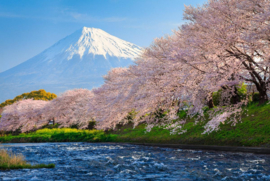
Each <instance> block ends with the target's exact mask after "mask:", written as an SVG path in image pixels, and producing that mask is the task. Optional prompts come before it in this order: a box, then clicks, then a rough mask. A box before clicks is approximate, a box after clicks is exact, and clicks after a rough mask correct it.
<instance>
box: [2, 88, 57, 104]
mask: <svg viewBox="0 0 270 181" xmlns="http://www.w3.org/2000/svg"><path fill="white" fill-rule="evenodd" d="M56 97H57V95H56V94H54V93H50V92H46V91H45V90H44V89H40V90H38V91H31V92H28V93H23V94H21V95H19V96H16V97H15V98H14V99H8V100H6V101H5V102H3V103H1V104H0V108H3V107H5V106H7V105H11V104H13V103H15V102H17V101H20V100H24V99H33V100H44V101H50V100H53V99H54V98H56Z"/></svg>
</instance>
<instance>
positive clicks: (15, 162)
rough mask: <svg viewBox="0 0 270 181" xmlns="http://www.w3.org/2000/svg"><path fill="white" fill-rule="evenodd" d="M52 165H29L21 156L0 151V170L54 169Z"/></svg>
mask: <svg viewBox="0 0 270 181" xmlns="http://www.w3.org/2000/svg"><path fill="white" fill-rule="evenodd" d="M54 167H55V165H54V164H48V165H46V164H37V165H31V164H29V163H27V162H26V161H25V158H24V157H23V155H15V154H13V153H12V152H9V153H8V152H7V150H3V149H2V150H0V170H9V169H24V168H28V169H37V168H54Z"/></svg>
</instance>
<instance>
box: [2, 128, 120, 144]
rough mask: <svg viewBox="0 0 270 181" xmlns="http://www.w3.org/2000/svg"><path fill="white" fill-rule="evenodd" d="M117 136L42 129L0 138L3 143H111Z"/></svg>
mask: <svg viewBox="0 0 270 181" xmlns="http://www.w3.org/2000/svg"><path fill="white" fill-rule="evenodd" d="M114 139H115V135H111V134H105V133H104V131H100V130H78V129H75V128H53V129H47V128H45V129H41V130H37V131H35V132H32V133H21V134H19V135H16V136H14V135H5V136H2V137H0V142H2V143H27V142H34V143H35V142H84V141H85V142H109V141H113V140H114Z"/></svg>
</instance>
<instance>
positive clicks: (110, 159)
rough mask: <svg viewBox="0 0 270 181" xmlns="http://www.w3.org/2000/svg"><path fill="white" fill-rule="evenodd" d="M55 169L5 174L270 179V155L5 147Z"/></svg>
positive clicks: (6, 174)
mask: <svg viewBox="0 0 270 181" xmlns="http://www.w3.org/2000/svg"><path fill="white" fill-rule="evenodd" d="M2 148H4V149H7V150H11V151H13V152H14V153H21V154H23V155H24V156H25V158H26V160H27V161H28V162H30V163H31V164H38V163H46V164H48V163H54V164H55V168H52V169H21V170H8V171H1V170H0V179H1V180H168V181H173V180H207V181H209V180H270V155H256V154H251V153H229V152H214V151H195V150H182V149H170V148H157V147H147V146H137V145H130V144H101V143H34V144H32V143H27V144H1V145H0V149H2Z"/></svg>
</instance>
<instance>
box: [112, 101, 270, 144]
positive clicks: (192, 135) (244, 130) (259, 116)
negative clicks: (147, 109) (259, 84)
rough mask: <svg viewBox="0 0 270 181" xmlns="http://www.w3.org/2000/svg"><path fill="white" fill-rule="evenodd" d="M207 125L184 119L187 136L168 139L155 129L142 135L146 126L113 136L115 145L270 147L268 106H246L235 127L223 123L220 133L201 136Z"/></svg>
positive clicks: (159, 130) (164, 133)
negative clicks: (115, 137) (117, 143)
mask: <svg viewBox="0 0 270 181" xmlns="http://www.w3.org/2000/svg"><path fill="white" fill-rule="evenodd" d="M206 122H207V121H204V122H200V123H198V124H196V125H195V124H194V121H193V120H192V119H187V123H186V124H185V126H184V127H183V129H184V130H185V129H186V130H187V132H186V133H183V134H180V135H178V134H176V135H171V134H170V132H169V131H168V130H166V129H162V128H158V127H154V128H153V129H152V131H151V132H148V133H145V125H139V126H138V127H137V128H135V129H132V126H131V125H129V126H124V127H122V128H120V129H119V130H118V131H115V132H113V133H114V134H117V135H118V136H117V139H116V141H118V142H139V143H164V144H165V143H166V144H169V143H170V144H195V145H219V146H262V147H270V104H266V105H263V106H257V104H252V105H249V106H248V107H247V108H245V111H243V114H242V120H241V122H240V123H238V124H237V125H236V126H231V124H228V123H225V124H221V125H220V130H219V131H214V132H212V133H210V134H202V133H203V131H204V125H205V124H206Z"/></svg>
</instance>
